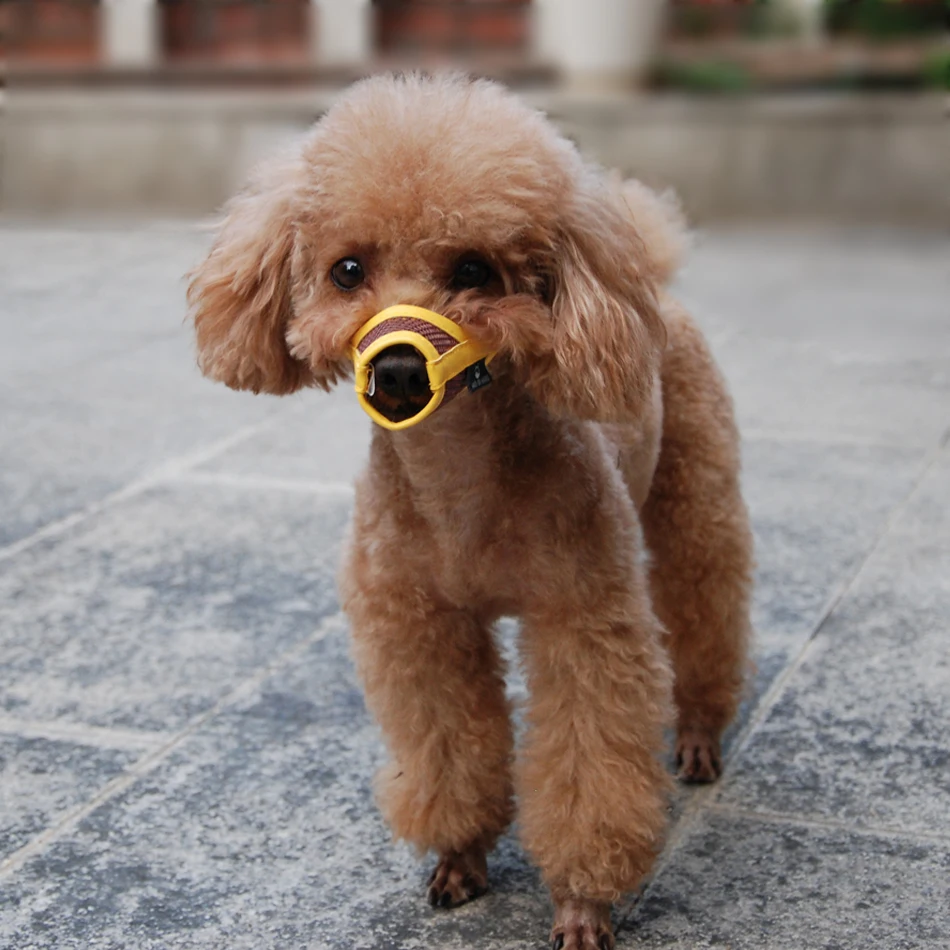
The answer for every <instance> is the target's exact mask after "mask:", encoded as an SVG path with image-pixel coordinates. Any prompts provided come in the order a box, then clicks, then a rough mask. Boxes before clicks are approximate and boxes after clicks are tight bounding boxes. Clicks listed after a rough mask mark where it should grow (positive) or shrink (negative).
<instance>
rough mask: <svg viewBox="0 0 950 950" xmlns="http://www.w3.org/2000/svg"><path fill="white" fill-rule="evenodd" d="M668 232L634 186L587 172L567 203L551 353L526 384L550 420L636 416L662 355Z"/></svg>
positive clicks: (659, 206)
mask: <svg viewBox="0 0 950 950" xmlns="http://www.w3.org/2000/svg"><path fill="white" fill-rule="evenodd" d="M668 218H669V220H668ZM638 220H639V221H640V222H641V223H640V224H639V225H638ZM672 228H673V221H672V218H671V217H670V216H669V215H667V213H666V212H664V209H663V203H662V200H661V199H659V198H658V197H657V196H655V195H654V194H653V193H652V192H650V191H648V189H646V188H645V187H644V186H642V185H640V184H639V183H637V182H629V183H627V184H626V185H625V184H623V183H622V182H621V181H620V180H612V179H605V178H603V177H602V176H600V175H597V174H596V173H594V172H590V173H589V177H587V178H586V179H585V180H583V181H582V182H581V183H580V185H579V187H578V189H577V191H576V192H575V194H574V195H573V196H572V198H571V199H569V203H568V206H567V208H566V209H565V215H564V223H563V225H562V228H561V233H560V235H559V240H558V246H557V250H556V253H555V258H554V265H553V273H552V274H551V275H550V277H549V280H550V284H551V287H550V293H551V303H550V306H551V315H552V318H553V326H552V328H551V339H550V349H549V350H548V352H546V353H543V354H538V356H536V358H535V360H534V361H533V363H534V365H533V366H531V367H530V369H529V372H528V374H527V378H526V380H525V382H526V385H527V386H528V387H529V389H531V390H532V392H533V393H534V395H535V396H536V397H537V398H539V399H540V400H541V402H543V403H544V404H545V405H547V406H548V408H550V409H551V410H552V411H553V412H556V413H558V414H559V415H565V416H572V417H574V418H580V419H591V420H597V421H602V422H606V421H616V420H621V419H629V418H632V417H636V416H638V415H639V414H640V413H641V412H642V411H643V410H644V409H645V406H646V405H647V404H648V403H649V401H651V400H652V399H653V396H654V389H655V386H656V385H657V377H658V372H659V365H660V354H661V353H662V350H663V347H664V346H665V345H666V328H665V326H664V323H663V319H662V317H661V316H660V313H659V303H658V294H659V292H660V289H661V287H662V284H663V283H664V282H665V280H666V279H667V277H668V276H670V273H671V271H672V269H673V266H672V265H673V259H674V257H675V255H674V252H673V248H674V247H675V245H676V241H675V235H674V232H673V230H672ZM650 239H655V241H656V244H657V247H656V250H655V251H654V252H652V253H651V250H650V248H649V247H648V244H647V240H650ZM664 242H665V243H664Z"/></svg>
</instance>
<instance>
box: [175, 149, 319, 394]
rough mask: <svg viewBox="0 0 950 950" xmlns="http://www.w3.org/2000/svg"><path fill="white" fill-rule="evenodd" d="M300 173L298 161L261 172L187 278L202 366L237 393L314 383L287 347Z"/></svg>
mask: <svg viewBox="0 0 950 950" xmlns="http://www.w3.org/2000/svg"><path fill="white" fill-rule="evenodd" d="M301 174H302V173H301V168H300V163H299V160H296V159H294V160H291V159H285V160H281V161H275V162H273V163H272V164H270V165H267V166H265V167H263V168H262V169H261V170H260V171H259V173H258V175H257V178H256V180H254V181H253V183H252V184H251V185H250V187H249V188H248V189H247V190H245V191H244V192H243V193H242V194H240V195H238V197H236V198H234V199H233V200H232V201H231V202H230V203H229V204H228V206H227V207H226V217H225V220H224V223H223V225H222V227H221V229H220V231H219V233H218V236H217V239H216V240H215V243H214V245H213V247H212V249H211V252H210V254H209V255H208V257H207V258H206V259H205V260H204V261H203V262H202V263H201V264H199V265H198V267H196V268H195V269H194V270H193V271H192V272H191V273H190V274H189V286H188V303H189V305H190V307H191V315H192V319H193V320H194V324H195V331H196V335H197V342H198V365H199V366H200V367H201V371H202V372H203V373H204V374H205V375H206V376H209V377H211V378H212V379H216V380H219V381H220V382H223V383H226V384H227V385H228V386H230V387H231V388H232V389H250V390H252V391H253V392H255V393H260V392H266V393H273V394H275V395H283V394H285V393H291V392H294V391H295V390H297V389H299V388H300V387H301V386H305V385H308V384H310V383H312V382H313V378H312V375H311V373H310V370H309V368H308V367H307V365H306V364H305V363H303V362H301V361H299V360H296V359H294V358H293V357H292V356H291V355H290V352H289V350H288V348H287V343H286V340H285V331H286V328H287V322H288V320H289V319H290V316H291V295H290V289H291V257H292V252H293V246H294V223H293V220H294V218H293V216H294V203H295V195H296V192H297V188H298V184H299V182H300V179H301Z"/></svg>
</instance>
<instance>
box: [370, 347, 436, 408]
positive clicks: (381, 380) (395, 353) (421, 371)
mask: <svg viewBox="0 0 950 950" xmlns="http://www.w3.org/2000/svg"><path fill="white" fill-rule="evenodd" d="M373 372H374V374H375V376H376V385H377V386H378V387H379V388H380V389H381V390H382V391H383V392H384V393H385V394H386V395H387V396H389V397H390V398H392V399H399V400H416V399H419V398H420V397H423V396H428V394H429V373H428V371H427V370H426V361H425V359H424V358H423V357H422V354H421V353H420V352H419V351H418V350H416V349H415V347H412V346H409V344H408V343H399V344H397V345H396V346H391V347H389V349H386V350H383V352H382V353H380V354H379V356H377V357H376V359H375V360H373Z"/></svg>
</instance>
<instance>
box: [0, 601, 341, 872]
mask: <svg viewBox="0 0 950 950" xmlns="http://www.w3.org/2000/svg"><path fill="white" fill-rule="evenodd" d="M342 623H343V614H342V612H339V611H338V612H337V613H334V614H330V615H329V616H327V617H325V618H324V619H323V620H322V621H320V623H319V625H318V626H317V628H316V629H315V630H314V631H313V633H311V634H310V636H308V637H305V638H304V639H303V640H302V641H301V642H300V643H296V644H294V645H293V646H292V647H289V648H288V649H286V650H285V651H284V652H283V653H282V654H281V655H280V656H279V657H278V658H277V659H276V660H274V661H273V662H271V663H268V664H267V665H266V666H264V667H263V668H261V669H260V670H258V672H257V673H255V674H254V675H253V676H251V677H248V678H247V679H245V680H243V681H241V682H240V683H238V684H237V685H236V686H235V687H234V688H233V689H231V690H229V691H228V692H227V693H225V694H224V695H223V696H222V697H221V698H220V699H219V700H218V701H217V702H216V703H215V704H214V705H213V706H212V707H211V708H210V709H207V710H205V711H204V712H203V713H199V714H198V715H197V716H195V717H194V718H193V719H191V720H189V722H188V723H187V724H186V725H185V726H184V727H183V728H182V729H180V730H179V731H178V732H176V733H175V734H174V735H173V736H172V737H171V738H170V739H168V741H167V742H165V743H163V744H162V745H161V746H160V747H159V748H157V749H154V750H153V751H151V752H148V753H146V754H145V755H143V756H142V757H141V758H140V759H137V760H136V761H135V762H134V763H132V765H130V766H129V767H128V769H126V770H125V771H123V772H122V773H121V774H120V775H117V776H116V777H115V778H114V779H112V780H111V781H109V782H107V783H106V784H105V785H103V786H102V788H100V789H99V791H98V792H97V793H96V794H95V795H93V797H92V798H90V799H88V800H87V801H85V802H83V803H82V804H80V805H76V806H75V807H74V808H71V809H70V810H69V811H67V812H66V813H65V814H63V815H62V816H60V818H59V819H58V820H57V821H56V822H55V823H54V824H52V825H50V826H49V827H48V828H47V829H46V830H45V831H43V832H41V833H40V834H39V835H37V836H36V837H35V838H33V839H32V840H31V841H28V842H27V843H26V844H25V845H23V846H22V847H20V848H18V849H17V850H16V851H14V852H13V853H12V854H9V855H7V857H6V858H4V859H3V860H2V861H0V881H2V880H4V879H6V878H8V877H10V876H11V875H13V874H14V873H15V872H16V871H18V870H19V869H20V868H21V867H23V865H24V864H25V863H26V862H27V861H29V860H30V858H32V857H34V856H36V855H38V854H41V853H42V852H43V851H44V850H45V849H46V848H47V847H48V846H49V845H51V844H54V843H55V842H56V841H58V840H59V839H60V838H62V837H63V835H64V834H66V833H67V832H69V831H70V830H72V829H73V828H75V827H76V825H77V824H79V822H80V821H82V820H83V819H84V818H86V817H87V816H88V815H90V814H92V812H94V811H95V810H96V809H97V808H99V807H100V806H101V805H104V804H106V802H109V801H111V800H112V799H113V798H115V797H116V796H117V795H120V794H121V793H122V792H124V791H126V790H127V789H129V788H131V787H132V786H133V785H135V784H136V783H137V782H138V781H139V780H140V779H141V778H144V777H145V776H146V775H148V774H149V772H151V771H152V770H153V769H155V768H157V767H158V766H159V765H161V763H162V762H164V761H165V760H166V759H167V758H168V757H169V756H170V755H171V754H172V753H173V752H174V751H175V750H176V749H177V748H178V747H179V746H180V745H181V744H182V743H183V742H184V741H185V740H186V739H188V738H189V737H190V736H191V735H193V734H194V733H195V732H196V731H197V730H198V729H200V728H201V727H202V726H203V725H205V723H207V722H210V721H211V720H212V719H214V718H215V717H216V716H218V715H219V714H220V713H222V712H224V711H225V710H226V709H228V708H229V707H230V706H233V705H234V704H235V703H237V702H239V701H240V700H241V699H243V698H245V697H246V696H247V695H249V694H250V693H251V692H252V691H253V690H254V689H255V688H257V687H258V686H259V685H260V684H261V683H263V682H264V681H265V680H266V679H267V678H268V677H269V676H272V675H273V674H274V673H276V672H277V671H278V670H280V669H281V668H282V667H284V666H286V665H287V664H288V663H289V662H291V661H292V660H293V659H294V658H295V657H297V656H298V655H300V654H303V653H304V652H306V650H308V649H309V648H310V647H311V646H313V645H314V644H315V643H319V642H320V641H321V640H323V639H325V638H326V637H327V636H329V635H330V634H331V633H332V632H333V631H334V629H335V627H336V625H337V624H342Z"/></svg>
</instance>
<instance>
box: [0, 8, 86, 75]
mask: <svg viewBox="0 0 950 950" xmlns="http://www.w3.org/2000/svg"><path fill="white" fill-rule="evenodd" d="M100 13H101V11H100V6H99V2H98V0H0V57H5V58H10V59H14V60H21V59H22V60H29V61H31V62H37V63H49V64H51V65H56V66H68V65H84V64H87V63H91V62H95V61H97V60H98V59H99V54H100V45H101V44H100Z"/></svg>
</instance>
